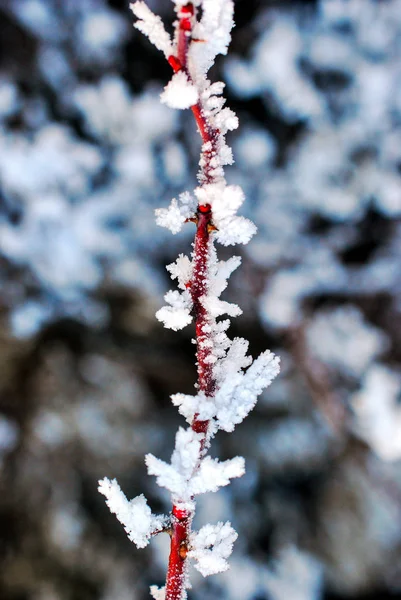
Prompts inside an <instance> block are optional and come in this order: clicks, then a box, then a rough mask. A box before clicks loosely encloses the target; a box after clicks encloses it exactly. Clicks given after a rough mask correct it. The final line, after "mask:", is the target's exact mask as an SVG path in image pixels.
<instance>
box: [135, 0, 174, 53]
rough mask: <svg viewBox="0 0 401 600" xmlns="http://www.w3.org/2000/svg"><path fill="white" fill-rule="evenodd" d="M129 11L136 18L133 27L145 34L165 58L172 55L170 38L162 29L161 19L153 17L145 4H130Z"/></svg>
mask: <svg viewBox="0 0 401 600" xmlns="http://www.w3.org/2000/svg"><path fill="white" fill-rule="evenodd" d="M130 9H131V10H132V12H133V13H134V15H135V16H136V17H138V21H136V22H135V24H134V27H136V28H137V29H139V31H141V32H142V33H143V34H145V35H146V36H147V37H148V38H149V39H150V41H151V42H152V44H153V45H154V46H156V48H157V49H158V50H161V51H162V52H163V53H164V55H165V56H166V58H168V57H169V56H170V55H171V54H173V48H172V44H171V39H170V36H169V34H168V33H167V31H166V30H165V29H164V25H163V21H162V20H161V18H160V17H159V16H157V15H155V14H154V13H153V12H152V11H151V10H150V8H149V7H148V6H147V4H146V3H145V2H135V3H133V4H130Z"/></svg>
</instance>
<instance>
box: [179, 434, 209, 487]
mask: <svg viewBox="0 0 401 600" xmlns="http://www.w3.org/2000/svg"><path fill="white" fill-rule="evenodd" d="M202 438H203V435H202V434H200V433H195V431H193V429H191V428H189V429H182V428H181V427H180V428H179V430H178V433H177V435H176V437H175V448H174V452H173V455H172V457H171V464H172V466H173V467H174V468H175V469H176V471H177V472H178V473H180V475H182V477H183V478H184V479H185V480H189V479H191V477H192V475H193V473H194V471H195V468H196V466H197V464H198V462H199V454H200V447H201V440H202Z"/></svg>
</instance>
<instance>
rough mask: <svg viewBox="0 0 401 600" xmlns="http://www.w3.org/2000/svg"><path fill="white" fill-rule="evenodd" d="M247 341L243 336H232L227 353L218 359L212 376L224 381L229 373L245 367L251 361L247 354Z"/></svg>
mask: <svg viewBox="0 0 401 600" xmlns="http://www.w3.org/2000/svg"><path fill="white" fill-rule="evenodd" d="M248 346H249V342H248V341H247V340H245V339H244V338H234V339H233V340H232V342H231V344H230V347H229V349H228V351H227V354H226V356H225V357H224V358H222V359H221V360H219V361H218V363H217V364H216V366H215V368H214V371H213V372H214V376H215V377H216V379H217V381H224V378H225V377H227V378H228V376H229V374H235V373H238V372H239V371H241V370H242V369H245V368H246V367H248V366H249V365H250V364H251V363H252V358H251V357H250V356H247V355H246V353H247V351H248Z"/></svg>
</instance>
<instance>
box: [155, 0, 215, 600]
mask: <svg viewBox="0 0 401 600" xmlns="http://www.w3.org/2000/svg"><path fill="white" fill-rule="evenodd" d="M193 14H194V7H193V4H192V3H191V2H189V3H188V4H186V5H185V6H184V7H183V8H182V9H181V15H182V16H181V18H180V22H179V26H178V51H177V53H178V56H177V57H175V56H170V57H169V58H168V62H169V64H170V65H171V67H172V68H173V70H174V71H175V72H177V71H180V70H184V71H185V72H187V56H188V48H189V43H190V41H191V30H192V19H193ZM187 74H188V73H187ZM191 109H192V112H193V114H194V117H195V120H196V123H197V126H198V129H199V132H200V135H201V137H202V141H203V143H207V142H210V148H209V149H208V150H207V151H206V152H204V154H203V156H204V159H205V161H204V166H203V168H202V173H203V176H204V181H205V182H206V183H211V182H212V181H213V177H212V175H211V171H212V168H211V165H210V164H209V163H210V159H211V158H212V156H213V155H215V154H216V142H217V139H218V134H219V132H218V131H216V130H214V129H213V128H212V127H211V126H210V125H209V123H208V122H207V119H206V118H205V116H204V114H203V111H202V106H201V103H200V102H198V103H197V104H196V105H194V106H192V107H191ZM212 225H213V223H212V211H211V207H210V205H201V206H198V211H197V218H196V234H195V244H194V253H193V273H192V281H191V295H192V301H193V312H194V316H195V332H196V345H197V349H196V360H197V370H198V389H199V390H200V391H202V392H204V393H205V395H206V396H212V395H213V394H214V392H215V386H216V382H215V380H214V378H213V369H212V363H211V362H209V361H208V357H209V355H210V352H211V348H210V347H209V346H208V345H205V344H204V342H205V341H206V340H207V339H208V337H209V334H208V331H207V329H208V328H207V326H208V325H209V317H208V313H207V310H206V309H205V307H204V306H203V304H202V297H203V296H205V295H206V293H207V287H208V282H207V272H208V259H209V245H210V231H211V226H212ZM208 425H209V421H202V420H199V419H198V417H197V415H195V417H194V420H193V422H192V424H191V427H192V429H193V430H194V431H195V432H197V433H202V434H203V436H204V437H203V440H202V442H201V448H200V455H199V460H201V458H202V455H203V453H204V450H205V443H206V436H207V430H208ZM192 517H193V514H192V513H191V512H190V511H188V510H182V509H180V508H179V506H176V505H174V506H173V510H172V523H171V545H170V556H169V564H168V570H167V579H166V600H182V597H183V593H184V591H185V577H186V573H185V570H186V552H187V548H188V544H189V534H190V532H191V522H192Z"/></svg>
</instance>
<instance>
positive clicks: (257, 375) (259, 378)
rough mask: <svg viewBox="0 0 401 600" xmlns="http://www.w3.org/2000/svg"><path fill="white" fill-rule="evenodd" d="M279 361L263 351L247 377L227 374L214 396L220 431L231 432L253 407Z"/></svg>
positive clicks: (249, 369) (276, 371) (274, 375)
mask: <svg viewBox="0 0 401 600" xmlns="http://www.w3.org/2000/svg"><path fill="white" fill-rule="evenodd" d="M279 370H280V368H279V358H278V357H276V356H275V355H274V354H273V353H272V352H270V351H269V350H266V351H265V352H262V354H261V355H260V356H259V357H258V358H257V359H256V360H255V361H254V362H253V364H252V365H251V366H250V367H249V368H248V370H247V371H246V373H237V374H236V375H232V374H231V373H230V372H229V373H228V374H227V377H226V378H225V379H224V381H223V382H222V383H221V385H220V387H219V390H218V391H217V393H216V396H215V402H216V406H217V411H216V419H217V423H218V426H219V428H220V429H223V430H224V431H233V430H234V427H235V425H237V424H238V423H241V422H242V421H243V420H244V419H245V417H246V416H247V415H248V414H249V412H250V411H251V410H252V409H253V407H254V406H255V404H256V400H257V397H258V396H259V394H260V393H261V392H262V390H263V389H264V388H266V387H268V386H269V385H270V383H271V382H272V380H273V379H274V377H276V375H277V374H278V372H279Z"/></svg>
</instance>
